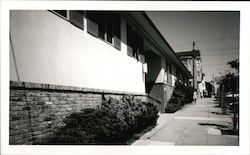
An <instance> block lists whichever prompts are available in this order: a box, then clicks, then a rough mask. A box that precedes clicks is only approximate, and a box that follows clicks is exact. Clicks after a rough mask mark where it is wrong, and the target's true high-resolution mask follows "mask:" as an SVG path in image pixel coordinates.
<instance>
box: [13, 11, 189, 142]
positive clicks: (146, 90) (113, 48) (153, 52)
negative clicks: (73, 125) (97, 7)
mask: <svg viewBox="0 0 250 155" xmlns="http://www.w3.org/2000/svg"><path fill="white" fill-rule="evenodd" d="M191 77H192V76H191V74H190V72H189V71H188V70H187V69H186V67H185V66H184V65H183V63H182V62H181V61H180V60H179V59H178V58H177V56H176V55H175V53H174V51H173V49H172V48H171V47H170V46H169V44H168V43H167V41H166V40H165V39H164V38H163V37H162V35H161V33H160V32H159V31H158V30H157V28H156V27H155V25H154V24H153V23H152V22H151V20H150V19H149V17H148V16H147V15H146V13H145V12H100V11H77V10H72V11H70V10H49V11H45V10H39V11H37V10H36V11H31V10H30V11H25V10H12V11H10V80H11V83H10V106H11V113H10V121H11V124H13V126H12V127H10V128H11V130H10V131H11V132H10V133H11V136H12V138H10V143H11V144H15V143H16V139H15V138H16V135H15V133H16V132H14V131H17V130H18V129H17V128H16V123H17V124H18V122H19V123H20V119H24V118H26V117H27V120H22V121H26V122H27V126H29V125H31V124H32V123H31V122H32V121H30V119H34V118H35V117H36V118H38V119H39V120H36V121H34V123H35V124H36V125H34V126H35V127H37V126H42V125H41V124H44V128H45V129H46V128H47V127H48V128H49V126H50V127H51V124H52V126H53V124H54V122H53V121H58V119H59V118H60V119H62V118H63V117H65V116H63V115H67V114H68V113H70V111H72V110H79V109H81V108H84V107H92V106H98V105H97V104H96V103H100V100H101V96H102V95H103V94H106V95H107V94H108V95H113V96H119V95H120V96H121V95H123V94H131V95H135V96H137V97H141V98H144V99H145V98H146V99H147V100H149V99H151V100H154V101H155V104H156V105H157V107H158V109H159V111H161V112H164V109H165V106H166V104H167V102H168V100H169V99H170V97H171V95H172V92H173V88H174V84H175V81H176V79H179V80H181V81H182V82H184V83H186V84H188V81H189V79H190V78H191ZM79 98H80V99H79ZM94 102H95V103H94ZM72 103H74V104H72ZM18 105H19V108H17V107H18ZM20 105H21V106H23V108H21V109H20ZM27 107H28V108H27ZM33 107H36V108H34V109H33V110H32V108H33ZM30 108H31V109H30ZM24 109H26V110H27V111H25V112H24V113H23V115H24V116H23V117H16V116H17V115H16V113H18V112H20V111H22V112H23V110H24ZM60 109H61V110H60ZM62 109H64V110H62ZM65 109H66V110H65ZM18 110H20V111H18ZM48 112H50V113H48ZM58 113H60V115H59V114H58ZM38 114H39V115H38ZM57 114H58V115H57ZM33 115H34V117H32V116H33ZM48 116H51V117H50V119H49V118H47V117H48ZM61 116H62V117H61ZM53 117H56V119H53ZM42 118H43V119H42ZM41 119H42V120H41ZM44 128H41V129H39V130H38V129H37V128H35V129H34V130H33V132H32V133H31V134H34V133H36V134H37V135H36V134H35V135H33V138H34V137H38V139H39V136H40V137H41V134H42V133H46V132H45V131H44V130H45V129H44ZM51 128H52V127H51ZM12 131H13V132H12ZM22 132H23V136H26V135H27V134H29V133H27V132H28V131H27V132H26V130H25V132H24V131H22ZM20 139H21V140H22V141H21V140H20V142H18V143H17V144H21V143H29V139H28V140H24V139H23V138H20ZM31 141H32V140H31ZM34 141H35V140H34ZM32 142H33V141H32Z"/></svg>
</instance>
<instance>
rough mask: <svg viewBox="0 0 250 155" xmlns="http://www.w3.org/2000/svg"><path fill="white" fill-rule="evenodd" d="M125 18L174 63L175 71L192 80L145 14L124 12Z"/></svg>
mask: <svg viewBox="0 0 250 155" xmlns="http://www.w3.org/2000/svg"><path fill="white" fill-rule="evenodd" d="M125 16H126V17H127V18H129V20H130V22H132V23H133V24H135V25H136V27H137V29H138V30H139V31H140V32H141V33H142V34H143V35H144V37H146V39H147V40H148V41H150V42H151V43H152V44H153V45H154V46H155V47H156V49H158V51H159V52H160V53H162V54H163V55H164V56H165V57H167V59H170V61H171V63H174V64H175V65H176V66H177V69H179V70H180V71H182V73H184V74H185V75H186V76H188V78H192V75H191V73H190V72H189V71H188V70H187V68H186V67H185V65H184V64H183V63H182V62H181V60H180V59H179V58H178V57H177V55H176V54H175V52H174V50H173V49H172V48H171V46H170V45H169V44H168V42H167V41H166V40H165V38H164V37H163V36H162V34H161V33H160V32H159V30H158V29H157V28H156V26H155V25H154V24H153V22H152V21H151V20H150V18H149V17H148V16H147V14H146V13H145V12H138V11H137V12H126V13H125Z"/></svg>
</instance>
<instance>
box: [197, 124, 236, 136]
mask: <svg viewBox="0 0 250 155" xmlns="http://www.w3.org/2000/svg"><path fill="white" fill-rule="evenodd" d="M199 125H202V126H209V127H212V128H215V129H219V130H220V131H221V134H222V135H238V132H237V131H235V130H233V127H232V125H221V124H216V123H199Z"/></svg>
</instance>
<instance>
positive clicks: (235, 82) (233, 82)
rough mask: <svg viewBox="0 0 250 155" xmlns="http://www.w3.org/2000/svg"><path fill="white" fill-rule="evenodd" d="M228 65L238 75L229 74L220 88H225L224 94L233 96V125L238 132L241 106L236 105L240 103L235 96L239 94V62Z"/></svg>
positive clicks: (230, 62) (231, 62) (234, 61)
mask: <svg viewBox="0 0 250 155" xmlns="http://www.w3.org/2000/svg"><path fill="white" fill-rule="evenodd" d="M227 64H228V65H230V67H231V68H233V69H235V70H236V73H228V74H227V75H226V76H224V77H223V79H222V81H221V85H220V87H221V88H223V90H222V91H223V92H224V93H230V94H232V102H233V106H234V118H233V125H234V130H236V126H237V122H239V121H238V119H237V118H236V114H238V106H239V104H236V103H239V102H238V101H236V102H235V99H237V97H235V94H239V60H238V59H236V60H233V61H229V62H228V63H227Z"/></svg>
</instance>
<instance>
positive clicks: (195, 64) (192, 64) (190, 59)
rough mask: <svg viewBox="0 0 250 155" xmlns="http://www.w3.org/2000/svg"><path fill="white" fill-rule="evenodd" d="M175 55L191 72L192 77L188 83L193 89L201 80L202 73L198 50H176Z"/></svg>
mask: <svg viewBox="0 0 250 155" xmlns="http://www.w3.org/2000/svg"><path fill="white" fill-rule="evenodd" d="M176 55H177V56H178V57H179V59H180V60H181V61H182V63H183V64H184V65H185V66H186V68H187V69H188V71H189V72H190V73H191V74H192V76H193V79H190V81H189V85H190V86H193V87H194V89H197V88H198V84H199V83H201V82H202V79H203V76H204V74H203V73H202V61H201V56H200V51H198V50H192V51H185V52H178V53H176Z"/></svg>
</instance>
